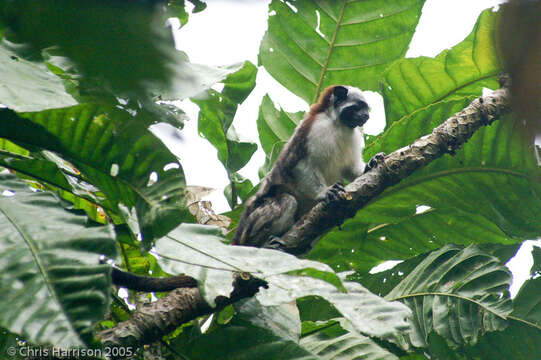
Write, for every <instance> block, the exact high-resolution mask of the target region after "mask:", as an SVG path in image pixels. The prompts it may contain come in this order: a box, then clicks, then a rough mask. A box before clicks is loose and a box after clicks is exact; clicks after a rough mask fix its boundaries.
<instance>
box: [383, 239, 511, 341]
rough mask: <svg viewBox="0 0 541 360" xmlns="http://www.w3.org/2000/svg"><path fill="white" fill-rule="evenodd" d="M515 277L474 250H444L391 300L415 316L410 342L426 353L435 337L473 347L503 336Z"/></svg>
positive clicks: (410, 276) (394, 292) (428, 260)
mask: <svg viewBox="0 0 541 360" xmlns="http://www.w3.org/2000/svg"><path fill="white" fill-rule="evenodd" d="M510 283H511V273H510V271H509V270H508V269H507V268H506V267H505V266H503V265H502V264H501V263H500V261H499V260H498V259H497V258H495V257H493V256H490V255H487V254H486V253H484V252H483V251H481V250H480V249H479V248H478V247H476V246H470V247H467V248H465V249H462V248H460V247H458V246H455V245H446V246H444V247H443V248H441V249H440V250H437V251H434V252H432V253H431V254H429V255H428V256H427V257H426V258H425V259H424V260H423V261H422V262H421V263H420V264H419V265H418V266H417V267H416V268H415V269H414V270H413V271H412V272H411V273H410V274H408V276H407V277H406V278H405V279H403V280H402V281H401V282H400V283H399V284H398V285H397V286H396V287H395V288H394V289H393V290H392V291H391V292H390V293H389V294H387V296H386V297H385V298H386V299H388V300H392V301H397V300H399V301H402V302H403V303H404V304H406V305H408V306H409V307H410V309H411V310H412V312H413V318H412V329H413V330H412V332H411V333H410V334H409V340H410V341H411V343H412V344H413V345H414V346H416V347H426V346H427V345H428V344H427V340H428V335H429V334H430V332H431V331H435V332H436V333H438V334H439V335H440V336H442V337H443V338H445V339H446V341H447V342H449V343H450V344H451V345H452V346H458V345H463V344H475V343H476V342H477V341H478V339H479V337H480V336H481V335H483V334H485V333H486V332H490V331H496V330H502V329H504V328H505V327H506V325H507V324H506V321H505V320H506V318H507V315H509V314H510V313H511V311H512V305H511V299H510V297H509V291H508V288H509V285H510Z"/></svg>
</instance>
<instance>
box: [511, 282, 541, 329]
mask: <svg viewBox="0 0 541 360" xmlns="http://www.w3.org/2000/svg"><path fill="white" fill-rule="evenodd" d="M511 315H512V317H513V318H518V319H521V320H524V321H525V322H527V323H529V324H531V325H532V327H535V328H537V331H539V332H541V278H532V279H529V280H527V281H526V282H525V283H524V285H522V287H521V288H520V290H519V292H518V294H517V296H516V297H515V298H514V299H513V313H512V314H511Z"/></svg>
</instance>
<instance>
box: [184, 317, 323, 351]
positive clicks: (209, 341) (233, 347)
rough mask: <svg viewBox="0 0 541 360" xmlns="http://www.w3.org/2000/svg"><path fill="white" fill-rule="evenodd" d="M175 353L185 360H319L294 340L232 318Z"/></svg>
mask: <svg viewBox="0 0 541 360" xmlns="http://www.w3.org/2000/svg"><path fill="white" fill-rule="evenodd" d="M176 350H177V351H178V352H180V353H181V354H183V355H184V356H186V357H187V358H189V359H208V360H212V359H216V360H222V359H235V360H252V359H288V360H290V359H291V360H312V359H313V360H316V359H319V358H318V357H316V356H314V355H312V354H310V353H309V352H308V351H307V350H305V349H303V348H302V347H301V346H299V344H298V343H297V342H296V341H293V340H288V339H284V338H281V337H279V336H277V335H275V334H274V333H273V332H272V331H271V330H269V329H266V328H261V327H257V326H253V325H252V324H250V323H249V322H247V321H245V320H238V319H236V318H233V320H232V321H231V322H230V323H228V324H227V325H225V326H220V327H218V328H217V329H214V331H212V332H210V333H208V334H203V335H201V336H199V337H197V338H195V339H192V341H191V342H189V343H187V344H183V346H181V347H179V348H177V349H176Z"/></svg>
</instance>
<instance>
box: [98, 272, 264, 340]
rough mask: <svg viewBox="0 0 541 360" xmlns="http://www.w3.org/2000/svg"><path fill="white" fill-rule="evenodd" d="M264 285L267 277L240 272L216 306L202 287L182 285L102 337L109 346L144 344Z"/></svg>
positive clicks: (99, 336)
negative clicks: (259, 277)
mask: <svg viewBox="0 0 541 360" xmlns="http://www.w3.org/2000/svg"><path fill="white" fill-rule="evenodd" d="M260 287H264V288H267V287H268V285H267V283H266V282H265V281H264V280H261V279H258V278H254V277H252V276H251V275H249V274H246V273H237V274H236V275H235V280H234V282H233V291H232V292H231V294H230V296H229V297H220V298H217V299H216V304H217V305H216V307H214V308H213V307H210V306H209V305H208V304H207V302H206V301H205V299H204V298H203V296H202V295H201V292H200V291H199V289H198V288H181V289H176V290H173V291H171V292H170V293H169V294H167V295H165V296H164V297H162V298H160V299H158V300H157V301H155V302H152V303H149V304H144V305H143V306H142V307H141V308H140V309H138V310H137V311H135V312H134V313H133V314H132V316H131V318H130V319H129V320H127V321H124V322H121V323H118V324H117V325H116V326H115V327H114V328H112V329H107V330H103V331H101V332H100V333H99V334H98V338H99V340H100V341H101V342H102V344H103V345H104V346H108V347H115V346H116V347H120V346H123V347H127V346H134V347H136V346H141V345H143V344H150V343H152V342H155V341H157V340H159V339H161V338H162V337H163V336H164V335H167V334H169V333H170V332H171V331H173V330H175V329H176V328H177V327H179V326H180V325H181V324H184V323H186V322H188V321H190V320H193V319H195V318H198V317H199V316H203V315H207V314H210V313H213V312H215V311H218V310H220V309H222V308H224V307H225V306H227V305H229V304H232V303H234V302H236V301H238V300H240V299H243V298H247V297H252V296H254V295H255V294H256V293H257V292H258V291H259V288H260Z"/></svg>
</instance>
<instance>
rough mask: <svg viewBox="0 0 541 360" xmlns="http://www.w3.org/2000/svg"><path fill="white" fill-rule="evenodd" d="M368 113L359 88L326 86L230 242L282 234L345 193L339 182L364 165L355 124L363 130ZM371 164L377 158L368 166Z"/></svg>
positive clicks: (259, 243)
mask: <svg viewBox="0 0 541 360" xmlns="http://www.w3.org/2000/svg"><path fill="white" fill-rule="evenodd" d="M368 112H369V106H368V104H367V102H366V100H365V98H364V96H363V95H362V93H361V91H360V90H359V89H357V88H355V87H351V86H341V85H337V86H331V87H328V88H327V89H325V91H324V92H323V94H322V95H321V97H320V100H319V102H318V103H316V104H314V105H312V106H311V108H310V111H309V112H308V113H307V114H306V116H305V118H304V119H303V121H302V122H301V123H300V124H299V126H298V127H297V128H296V129H295V132H294V133H293V136H291V138H290V139H289V141H288V142H287V143H286V145H285V146H284V148H283V149H282V152H281V153H280V155H279V156H278V158H277V159H276V162H275V163H274V166H273V167H272V169H271V170H270V172H269V173H268V174H267V176H266V177H265V178H264V179H263V180H262V182H261V185H260V188H259V190H258V191H257V193H256V194H255V195H254V196H252V197H251V198H249V199H248V200H247V201H246V203H245V210H244V213H243V214H242V216H241V218H240V221H239V224H238V227H237V231H236V233H235V236H234V238H233V244H235V245H251V246H259V247H260V246H263V245H265V244H266V243H268V242H269V240H271V239H272V238H275V237H278V238H279V237H280V236H281V235H282V234H284V233H285V232H286V231H287V230H288V229H289V228H290V227H291V226H292V225H293V224H294V223H295V222H296V221H297V220H298V219H299V218H300V217H301V216H302V215H304V214H305V213H306V212H308V211H309V210H310V209H311V208H312V207H314V205H315V204H316V203H317V202H319V201H330V200H332V199H336V198H338V197H340V196H343V194H344V188H343V185H342V183H341V182H340V181H341V180H342V179H346V180H349V181H351V180H353V179H355V178H356V177H358V176H360V175H361V174H362V173H363V172H364V171H365V169H366V166H365V164H364V162H363V161H362V157H361V155H362V149H363V146H364V139H363V135H362V133H361V131H359V129H357V127H361V129H362V126H363V125H364V123H365V122H366V121H367V120H368V117H369V116H368ZM377 156H381V155H380V154H378V155H377ZM374 162H376V163H377V159H374V160H371V161H370V163H369V164H374Z"/></svg>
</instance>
